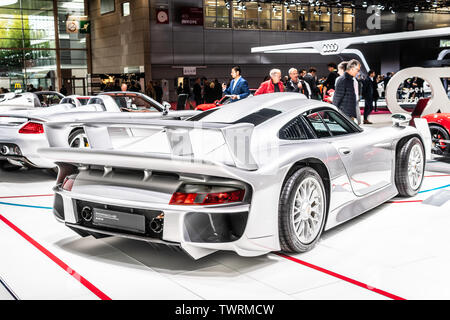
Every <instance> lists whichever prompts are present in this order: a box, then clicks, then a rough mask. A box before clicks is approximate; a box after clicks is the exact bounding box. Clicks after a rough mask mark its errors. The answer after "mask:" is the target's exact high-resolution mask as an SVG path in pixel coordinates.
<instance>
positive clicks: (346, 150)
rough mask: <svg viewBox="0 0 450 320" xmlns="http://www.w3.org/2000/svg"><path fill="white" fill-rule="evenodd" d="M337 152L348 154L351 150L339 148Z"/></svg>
mask: <svg viewBox="0 0 450 320" xmlns="http://www.w3.org/2000/svg"><path fill="white" fill-rule="evenodd" d="M339 152H340V153H342V154H344V155H348V154H350V153H352V150H351V149H350V148H339Z"/></svg>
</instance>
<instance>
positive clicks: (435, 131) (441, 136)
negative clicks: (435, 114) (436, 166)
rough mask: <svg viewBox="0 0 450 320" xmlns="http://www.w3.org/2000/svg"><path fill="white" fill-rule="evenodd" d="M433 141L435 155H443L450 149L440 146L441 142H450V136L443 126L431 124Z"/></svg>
mask: <svg viewBox="0 0 450 320" xmlns="http://www.w3.org/2000/svg"><path fill="white" fill-rule="evenodd" d="M430 133H431V141H432V143H433V153H436V154H442V153H443V152H445V151H446V150H448V149H449V147H448V145H447V146H442V147H441V146H438V145H437V144H439V141H440V140H447V141H448V140H450V134H449V133H448V131H447V130H445V129H444V128H442V127H441V126H438V125H435V124H430Z"/></svg>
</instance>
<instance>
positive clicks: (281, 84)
mask: <svg viewBox="0 0 450 320" xmlns="http://www.w3.org/2000/svg"><path fill="white" fill-rule="evenodd" d="M328 71H329V74H328V76H327V77H323V78H321V79H318V76H317V69H316V68H314V67H311V68H309V70H306V69H301V70H300V71H299V70H297V69H296V68H291V69H289V71H288V75H287V76H285V77H283V75H282V72H281V70H280V69H272V70H270V72H269V75H268V76H267V77H266V78H265V79H264V80H263V82H262V83H261V85H260V86H259V88H258V89H257V90H256V92H255V93H254V95H255V96H257V95H261V94H267V93H275V92H297V93H301V94H303V95H305V96H306V97H307V98H308V99H315V100H325V101H329V102H332V103H333V104H334V105H335V106H337V107H338V108H339V109H340V110H341V111H342V112H343V113H344V114H346V115H347V116H349V117H350V118H352V119H354V120H355V121H356V122H358V123H359V124H360V123H362V122H363V123H364V124H372V123H371V122H370V121H369V119H368V117H369V115H370V114H371V113H372V111H374V110H375V111H376V110H377V100H378V99H379V98H380V93H379V90H378V85H379V83H380V82H383V85H384V87H386V86H387V83H388V82H389V80H390V79H391V78H392V76H393V74H392V73H387V75H386V76H381V75H378V76H377V75H376V72H375V71H373V70H370V71H369V72H368V75H367V77H365V78H362V77H361V75H360V71H361V63H360V62H359V61H357V60H354V59H353V60H350V61H343V62H341V63H340V64H339V65H336V64H334V63H330V64H328ZM241 72H242V71H241V68H240V67H234V68H232V70H231V77H232V80H231V82H230V83H229V85H225V84H223V85H222V89H223V94H225V95H229V96H230V97H231V99H232V100H233V101H237V100H240V99H245V98H246V97H248V96H249V95H250V89H249V87H248V82H247V80H245V79H244V78H243V77H242V75H241ZM358 75H359V76H358ZM196 84H198V86H199V87H200V82H198V83H197V82H196ZM197 91H198V92H199V93H200V92H201V88H198V89H197ZM194 96H195V97H196V99H195V100H196V102H197V103H199V102H201V96H200V94H198V95H196V94H195V88H194ZM361 99H364V101H365V102H364V103H365V106H364V116H363V119H361V112H360V109H359V101H360V100H361Z"/></svg>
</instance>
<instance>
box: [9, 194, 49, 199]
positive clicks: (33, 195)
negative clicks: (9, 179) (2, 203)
mask: <svg viewBox="0 0 450 320" xmlns="http://www.w3.org/2000/svg"><path fill="white" fill-rule="evenodd" d="M53 196H54V194H32V195H25V196H7V197H0V199H14V198H37V197H53Z"/></svg>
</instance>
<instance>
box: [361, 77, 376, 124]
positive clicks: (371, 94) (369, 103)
mask: <svg viewBox="0 0 450 320" xmlns="http://www.w3.org/2000/svg"><path fill="white" fill-rule="evenodd" d="M374 83H376V80H375V71H373V70H370V71H369V73H368V75H367V78H366V79H364V81H363V90H362V96H363V98H364V124H372V122H370V121H369V119H368V118H369V115H370V113H371V112H372V110H373V102H374V99H375V97H376V96H375V91H376V90H375V85H374Z"/></svg>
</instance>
